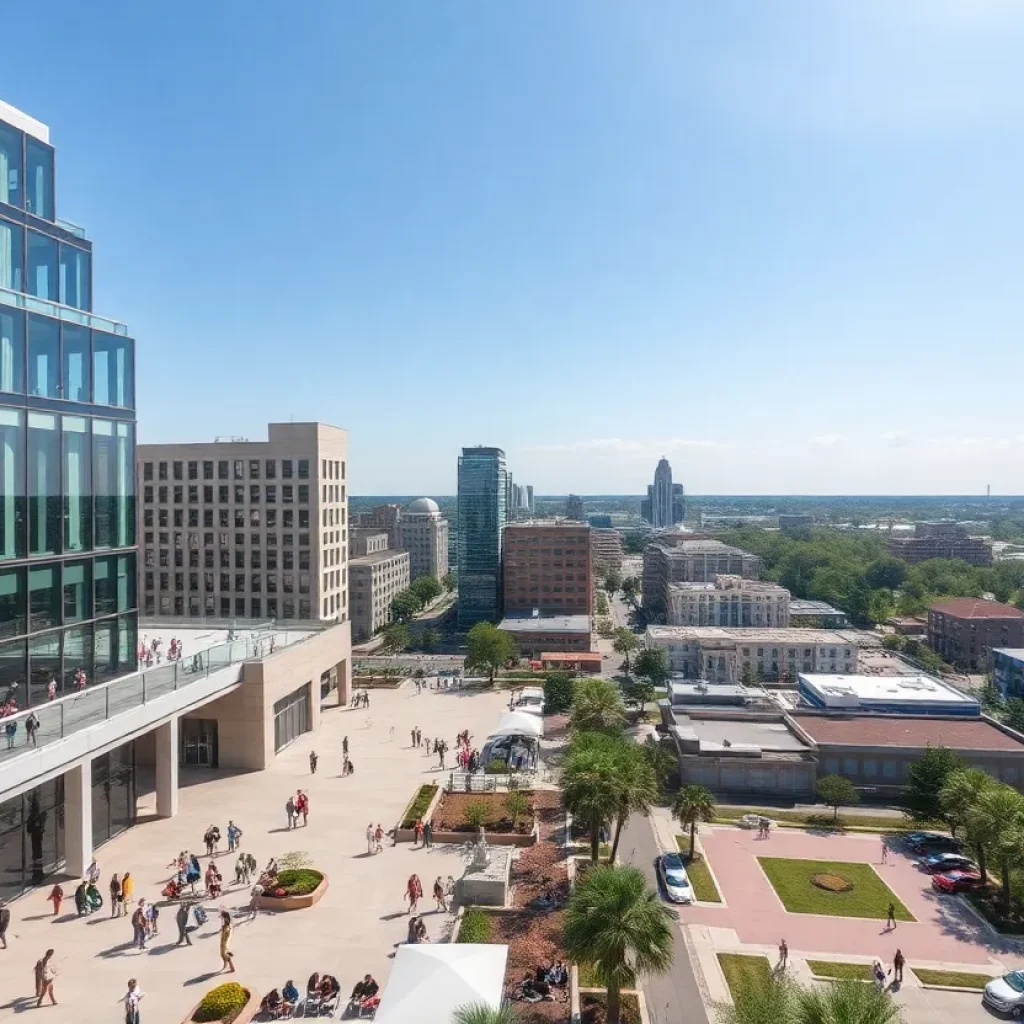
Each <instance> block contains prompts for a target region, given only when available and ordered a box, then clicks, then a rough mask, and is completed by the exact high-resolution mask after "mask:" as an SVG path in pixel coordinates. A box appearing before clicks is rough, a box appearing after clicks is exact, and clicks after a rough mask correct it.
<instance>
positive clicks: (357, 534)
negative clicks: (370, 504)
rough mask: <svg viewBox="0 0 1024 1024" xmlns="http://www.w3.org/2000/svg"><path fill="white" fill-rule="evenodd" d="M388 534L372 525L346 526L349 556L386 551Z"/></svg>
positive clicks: (358, 556)
mask: <svg viewBox="0 0 1024 1024" xmlns="http://www.w3.org/2000/svg"><path fill="white" fill-rule="evenodd" d="M387 549H388V535H387V534H386V533H384V532H383V531H382V530H378V529H376V528H375V527H372V526H350V527H349V528H348V555H349V558H350V559H352V558H362V556H363V555H375V554H376V553H377V552H378V551H387Z"/></svg>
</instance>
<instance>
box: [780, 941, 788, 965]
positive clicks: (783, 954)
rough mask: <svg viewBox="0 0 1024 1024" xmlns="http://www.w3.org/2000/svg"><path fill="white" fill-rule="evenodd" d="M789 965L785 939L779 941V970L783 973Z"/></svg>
mask: <svg viewBox="0 0 1024 1024" xmlns="http://www.w3.org/2000/svg"><path fill="white" fill-rule="evenodd" d="M788 963H789V946H787V945H786V940H785V939H780V940H779V970H780V971H784V970H785V969H786V966H787V964H788Z"/></svg>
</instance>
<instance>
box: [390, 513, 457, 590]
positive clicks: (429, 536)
mask: <svg viewBox="0 0 1024 1024" xmlns="http://www.w3.org/2000/svg"><path fill="white" fill-rule="evenodd" d="M398 547H400V548H403V549H404V550H406V551H408V552H409V573H410V575H411V576H412V578H413V579H414V580H418V579H419V578H420V577H421V576H432V577H433V578H434V579H435V580H437V581H438V582H440V581H441V580H442V579H443V578H444V577H445V576H447V575H448V520H447V519H445V518H444V516H442V515H441V510H440V509H439V508H438V507H437V502H436V501H433V500H432V499H430V498H417V499H416V500H415V501H413V502H410V504H409V507H408V508H406V509H404V510H403V512H402V518H401V520H400V521H399V524H398Z"/></svg>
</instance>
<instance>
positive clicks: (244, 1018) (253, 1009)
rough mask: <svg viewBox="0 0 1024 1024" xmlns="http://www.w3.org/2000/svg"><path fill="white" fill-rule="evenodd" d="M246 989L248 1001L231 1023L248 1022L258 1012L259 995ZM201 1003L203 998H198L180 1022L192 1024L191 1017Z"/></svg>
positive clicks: (246, 1023) (245, 1023)
mask: <svg viewBox="0 0 1024 1024" xmlns="http://www.w3.org/2000/svg"><path fill="white" fill-rule="evenodd" d="M246 991H247V992H248V993H249V1000H248V1002H246V1004H245V1006H243V1007H242V1009H241V1010H240V1011H239V1012H238V1016H237V1017H235V1019H234V1021H232V1024H249V1021H251V1020H252V1019H253V1017H255V1016H256V1014H257V1013H258V1012H259V1008H260V1001H261V1000H260V997H259V996H258V995H256V993H255V992H253V991H252V989H246ZM204 998H205V996H204ZM202 1005H203V1000H202V999H200V1000H199V1002H198V1003H196V1005H195V1006H193V1007H192V1009H191V1010H189V1011H188V1016H187V1017H186V1018H185V1019H184V1020H183V1021H182V1022H181V1024H193V1021H192V1018H193V1016H194V1015H195V1013H196V1011H197V1010H198V1009H199V1007H200V1006H202ZM213 1024H216V1022H215V1021H214V1022H213Z"/></svg>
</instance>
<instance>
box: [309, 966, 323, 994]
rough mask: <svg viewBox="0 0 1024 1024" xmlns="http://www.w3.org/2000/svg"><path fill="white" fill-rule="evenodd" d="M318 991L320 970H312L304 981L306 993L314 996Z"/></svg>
mask: <svg viewBox="0 0 1024 1024" xmlns="http://www.w3.org/2000/svg"><path fill="white" fill-rule="evenodd" d="M319 991H320V972H319V971H314V972H313V973H312V974H311V975H310V976H309V981H307V982H306V995H307V996H315V995H317V994H318V993H319Z"/></svg>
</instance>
